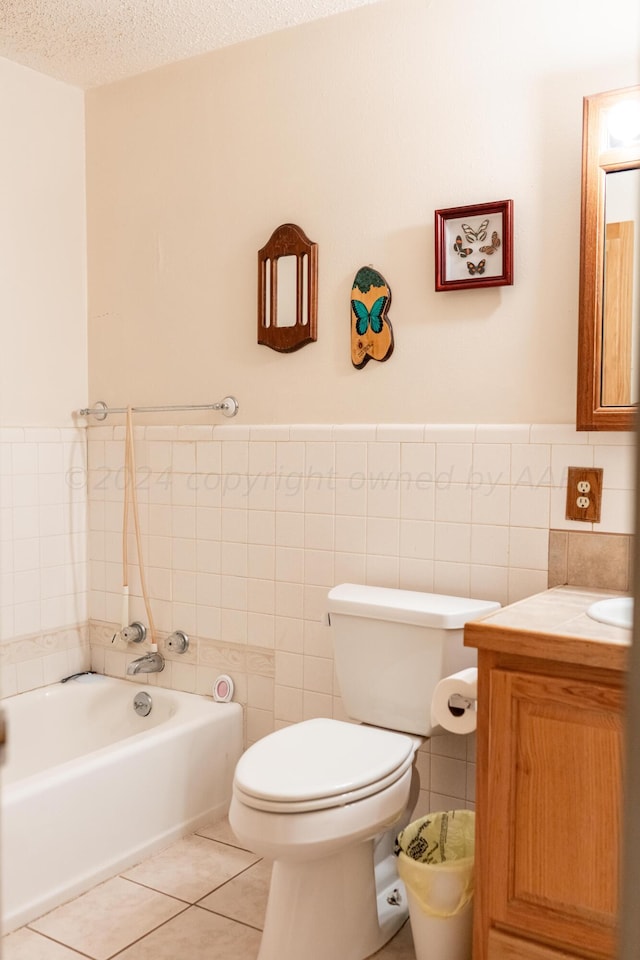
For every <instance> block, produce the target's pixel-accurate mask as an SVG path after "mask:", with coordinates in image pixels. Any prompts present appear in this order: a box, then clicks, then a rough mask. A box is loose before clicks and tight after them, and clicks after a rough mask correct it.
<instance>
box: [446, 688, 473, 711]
mask: <svg viewBox="0 0 640 960" xmlns="http://www.w3.org/2000/svg"><path fill="white" fill-rule="evenodd" d="M447 703H448V705H449V710H451V712H452V713H457V711H458V710H460V711H461V712H462V713H464V711H465V710H475V709H477V705H478V701H477V700H474V699H473V698H472V697H463V696H462V694H460V693H452V694H451V696H450V697H449V699H448V701H447ZM458 716H460V714H458Z"/></svg>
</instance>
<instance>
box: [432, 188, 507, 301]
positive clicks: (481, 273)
mask: <svg viewBox="0 0 640 960" xmlns="http://www.w3.org/2000/svg"><path fill="white" fill-rule="evenodd" d="M435 232H436V237H435V240H436V248H435V249H436V290H438V291H441V290H464V289H468V288H471V287H503V286H510V285H511V284H512V283H513V200H500V201H497V202H496V203H476V204H472V205H471V206H467V207H449V209H447V210H436V212H435Z"/></svg>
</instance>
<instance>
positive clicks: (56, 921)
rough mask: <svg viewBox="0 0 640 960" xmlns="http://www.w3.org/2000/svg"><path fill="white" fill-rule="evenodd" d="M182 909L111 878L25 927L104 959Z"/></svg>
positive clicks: (96, 959) (159, 895) (153, 893)
mask: <svg viewBox="0 0 640 960" xmlns="http://www.w3.org/2000/svg"><path fill="white" fill-rule="evenodd" d="M184 909H185V904H184V903H180V902H179V901H177V900H174V899H172V898H171V897H167V896H165V895H164V894H162V893H157V892H156V891H155V890H148V889H147V888H146V887H141V886H140V885H139V884H136V883H131V882H130V881H129V880H124V879H123V878H122V877H114V878H113V879H112V880H107V881H106V882H105V883H101V884H100V885H99V886H97V887H94V888H93V890H89V892H88V893H84V894H83V895H82V896H81V897H77V898H76V899H75V900H71V901H70V902H69V903H65V904H64V905H63V906H61V907H56V909H55V910H52V911H51V913H47V914H45V916H44V917H40V919H39V920H34V921H33V922H32V923H31V924H30V925H29V926H30V927H31V928H32V929H33V930H37V931H38V932H40V933H43V934H46V936H49V937H52V938H53V939H54V940H58V941H60V943H64V944H66V945H67V946H69V947H74V948H75V949H76V950H80V951H82V953H86V954H87V956H89V957H93V958H94V960H107V957H112V956H113V954H114V953H117V952H118V950H122V949H123V948H124V947H127V946H129V944H131V943H133V942H134V941H135V940H137V939H138V938H139V937H143V936H144V935H145V934H146V933H149V931H150V930H153V929H154V928H155V927H157V926H158V925H159V924H162V923H164V922H165V920H168V919H169V918H170V917H174V916H175V915H176V914H177V913H179V912H180V911H182V910H184ZM30 960H31V958H30Z"/></svg>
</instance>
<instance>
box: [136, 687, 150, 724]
mask: <svg viewBox="0 0 640 960" xmlns="http://www.w3.org/2000/svg"><path fill="white" fill-rule="evenodd" d="M152 706H153V702H152V700H151V697H150V696H149V694H148V693H147V692H146V690H141V691H140V692H139V693H136V695H135V697H134V698H133V709H134V710H135V712H136V713H137V714H138V716H139V717H148V716H149V714H150V713H151V707H152Z"/></svg>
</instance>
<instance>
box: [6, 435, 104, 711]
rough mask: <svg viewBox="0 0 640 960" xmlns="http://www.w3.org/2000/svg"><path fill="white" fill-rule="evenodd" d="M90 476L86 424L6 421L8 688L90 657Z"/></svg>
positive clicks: (55, 675) (44, 678)
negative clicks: (12, 425) (8, 423)
mask: <svg viewBox="0 0 640 960" xmlns="http://www.w3.org/2000/svg"><path fill="white" fill-rule="evenodd" d="M86 481H87V462H86V431H85V430H84V429H77V430H76V429H70V428H62V429H56V428H46V429H45V428H34V427H19V428H18V427H15V428H8V427H4V428H1V429H0V658H1V663H2V680H1V686H0V694H1V695H2V696H8V695H11V694H14V693H18V692H22V691H24V690H27V689H30V688H32V687H35V686H41V685H42V684H43V683H48V682H51V681H52V680H55V679H59V677H60V676H64V675H65V674H66V673H69V672H72V671H73V670H75V669H79V667H78V664H84V663H85V661H86V662H88V654H87V649H86V644H87V637H86V630H85V626H86V621H87V616H88V610H87V595H88V582H87V581H88V573H87V482H86ZM83 647H84V649H82V648H83Z"/></svg>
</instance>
